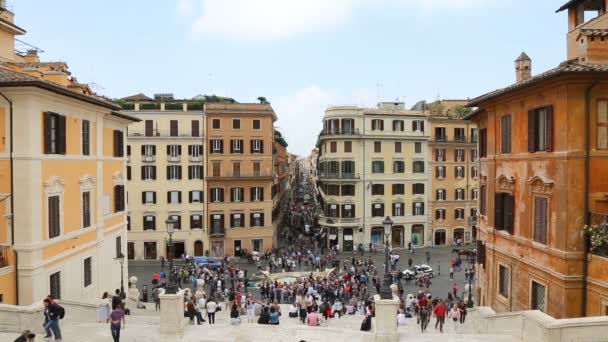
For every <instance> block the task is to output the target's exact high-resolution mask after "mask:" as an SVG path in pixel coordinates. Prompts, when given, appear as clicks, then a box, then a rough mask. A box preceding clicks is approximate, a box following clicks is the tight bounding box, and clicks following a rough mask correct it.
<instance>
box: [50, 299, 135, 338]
mask: <svg viewBox="0 0 608 342" xmlns="http://www.w3.org/2000/svg"><path fill="white" fill-rule="evenodd" d="M108 322H110V332H111V333H112V338H113V339H114V342H119V341H120V329H121V322H122V329H124V328H125V325H126V322H125V312H124V311H123V309H122V305H120V304H118V305H117V306H116V308H115V309H114V310H112V313H110V317H109V318H108ZM55 341H57V339H55Z"/></svg>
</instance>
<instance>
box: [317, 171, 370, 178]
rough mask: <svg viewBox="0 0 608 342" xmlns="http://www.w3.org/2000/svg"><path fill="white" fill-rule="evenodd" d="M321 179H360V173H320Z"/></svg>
mask: <svg viewBox="0 0 608 342" xmlns="http://www.w3.org/2000/svg"><path fill="white" fill-rule="evenodd" d="M319 178H320V179H359V178H360V177H359V174H358V173H333V172H319Z"/></svg>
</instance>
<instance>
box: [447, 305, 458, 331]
mask: <svg viewBox="0 0 608 342" xmlns="http://www.w3.org/2000/svg"><path fill="white" fill-rule="evenodd" d="M449 317H450V318H452V322H454V330H456V328H457V327H458V321H459V320H460V310H459V309H458V305H456V304H454V305H452V308H451V309H450V313H449Z"/></svg>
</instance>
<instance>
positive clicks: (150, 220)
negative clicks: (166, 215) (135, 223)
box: [144, 215, 156, 230]
mask: <svg viewBox="0 0 608 342" xmlns="http://www.w3.org/2000/svg"><path fill="white" fill-rule="evenodd" d="M144 230H156V216H152V215H146V216H144Z"/></svg>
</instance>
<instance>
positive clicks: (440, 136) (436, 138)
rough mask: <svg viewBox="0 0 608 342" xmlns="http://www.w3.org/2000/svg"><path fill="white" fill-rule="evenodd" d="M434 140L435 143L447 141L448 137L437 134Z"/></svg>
mask: <svg viewBox="0 0 608 342" xmlns="http://www.w3.org/2000/svg"><path fill="white" fill-rule="evenodd" d="M435 140H436V141H448V136H447V135H444V134H437V135H435Z"/></svg>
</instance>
